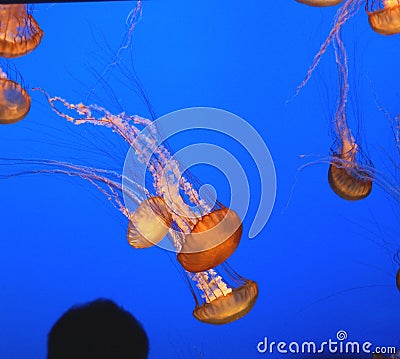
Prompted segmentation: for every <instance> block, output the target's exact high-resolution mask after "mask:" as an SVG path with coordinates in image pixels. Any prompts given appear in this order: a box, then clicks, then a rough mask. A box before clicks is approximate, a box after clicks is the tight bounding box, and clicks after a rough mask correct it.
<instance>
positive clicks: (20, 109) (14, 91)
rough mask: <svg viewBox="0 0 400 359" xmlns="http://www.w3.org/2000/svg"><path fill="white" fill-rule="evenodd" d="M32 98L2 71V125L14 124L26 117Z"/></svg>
mask: <svg viewBox="0 0 400 359" xmlns="http://www.w3.org/2000/svg"><path fill="white" fill-rule="evenodd" d="M30 107H31V98H30V96H29V95H28V93H27V92H26V90H25V89H24V88H23V87H22V86H21V85H20V84H19V83H17V82H15V81H13V80H10V79H8V78H7V75H6V74H5V73H4V72H3V71H2V70H1V69H0V124H12V123H15V122H18V121H20V120H22V119H23V118H25V117H26V115H27V114H28V112H29V110H30Z"/></svg>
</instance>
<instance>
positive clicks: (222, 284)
mask: <svg viewBox="0 0 400 359" xmlns="http://www.w3.org/2000/svg"><path fill="white" fill-rule="evenodd" d="M42 91H43V90H42ZM43 93H44V94H45V95H46V98H47V100H48V103H49V104H50V106H51V108H52V110H53V111H54V112H56V113H57V114H58V115H59V116H60V117H62V118H64V119H67V120H68V121H70V122H72V123H74V124H75V125H90V124H91V125H99V126H104V127H107V128H110V129H111V130H112V131H113V132H115V133H116V134H118V135H119V136H120V138H122V139H123V140H124V141H125V142H127V143H128V144H129V145H130V146H131V151H132V153H133V154H134V157H135V162H134V163H131V167H129V169H132V172H129V171H124V173H122V174H121V173H118V172H115V171H111V170H103V169H98V168H92V167H87V166H82V165H76V164H71V163H66V162H60V161H52V160H32V161H27V160H12V162H11V165H12V171H13V172H14V173H15V171H16V168H17V166H18V165H23V166H24V170H23V171H21V172H20V173H21V174H29V173H34V174H61V175H68V176H74V177H78V178H81V179H84V180H86V181H88V182H89V183H90V184H92V185H93V186H95V188H96V189H98V190H100V191H101V193H103V194H104V195H105V196H106V198H107V199H108V200H109V201H110V202H111V203H112V204H113V205H114V207H116V208H117V209H118V210H119V211H120V212H121V213H122V214H123V215H124V216H125V217H126V218H127V219H128V228H127V240H128V243H129V244H130V245H131V246H132V247H134V248H148V247H150V246H152V245H156V244H158V243H159V242H160V241H162V240H163V238H164V237H165V236H166V240H167V241H168V242H169V243H171V244H172V247H173V249H174V251H176V252H177V253H178V255H177V257H178V263H180V264H181V265H182V271H183V272H184V274H185V276H186V278H187V280H188V282H189V283H190V288H191V291H192V294H193V297H194V300H195V303H196V306H195V309H194V311H193V315H194V317H195V318H196V319H198V320H200V321H202V322H204V323H210V324H225V323H229V322H232V321H234V320H237V319H239V318H241V317H243V316H245V315H246V314H247V313H248V312H249V311H250V310H251V308H252V307H253V306H254V303H255V302H256V299H257V296H258V287H257V284H256V283H255V282H254V281H251V280H248V279H245V278H243V277H241V276H240V275H239V274H238V273H236V272H235V271H234V270H233V269H232V268H231V267H230V266H229V264H228V263H227V259H228V258H229V257H230V256H231V255H232V253H233V252H234V251H235V249H236V248H237V246H238V244H239V241H240V238H241V234H242V222H241V219H240V218H239V216H238V215H237V213H236V212H234V211H233V210H232V209H229V208H227V207H225V206H224V205H222V204H221V203H219V202H218V201H215V203H211V202H209V201H208V200H207V199H204V198H200V195H199V192H198V190H197V188H196V186H195V184H193V183H192V182H191V181H189V179H188V178H191V177H190V175H188V174H186V175H185V176H183V175H181V170H180V168H179V166H180V164H179V163H178V162H177V160H176V159H174V158H172V155H171V153H170V152H169V149H168V148H167V147H166V146H165V145H160V144H159V143H158V142H157V136H158V133H157V128H156V127H155V126H153V123H152V121H150V120H148V119H145V118H142V117H140V116H128V115H126V114H125V113H120V114H118V115H113V114H111V113H110V112H109V111H107V110H106V109H104V108H102V107H100V106H97V105H92V106H86V105H84V104H82V103H79V104H71V103H69V102H67V101H66V100H64V99H62V98H60V97H50V96H48V95H47V94H46V93H45V92H44V91H43ZM127 160H129V157H128V158H127ZM141 163H142V164H143V165H145V167H146V168H147V170H148V172H149V174H150V175H149V176H148V177H147V179H146V180H145V181H144V183H143V182H141V181H140V178H138V177H137V171H138V166H140V164H141ZM29 166H31V167H32V168H31V169H30V170H27V167H29ZM125 166H126V164H125ZM3 168H4V167H3ZM128 174H129V175H128ZM5 177H7V176H5ZM3 178H4V176H3ZM132 204H134V205H132Z"/></svg>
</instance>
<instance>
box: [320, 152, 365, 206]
mask: <svg viewBox="0 0 400 359" xmlns="http://www.w3.org/2000/svg"><path fill="white" fill-rule="evenodd" d="M336 157H337V158H338V160H335V159H333V160H332V162H331V165H330V166H329V171H328V182H329V185H330V186H331V188H332V190H333V191H334V192H335V193H336V194H337V195H338V196H339V197H341V198H343V199H346V200H348V201H358V200H360V199H363V198H366V197H367V196H368V195H369V194H370V193H371V190H372V179H371V177H370V176H369V175H368V174H366V173H365V172H364V171H363V170H362V169H361V168H360V166H359V164H358V163H357V162H352V163H345V162H344V163H342V162H341V161H340V160H339V156H336Z"/></svg>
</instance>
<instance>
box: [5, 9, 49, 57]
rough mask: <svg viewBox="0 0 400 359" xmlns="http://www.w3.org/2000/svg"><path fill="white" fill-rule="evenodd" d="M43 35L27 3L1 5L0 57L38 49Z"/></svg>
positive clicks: (20, 54) (19, 54)
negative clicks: (29, 12)
mask: <svg viewBox="0 0 400 359" xmlns="http://www.w3.org/2000/svg"><path fill="white" fill-rule="evenodd" d="M42 36H43V31H42V29H41V28H40V27H39V25H38V23H37V22H36V20H35V19H34V18H33V17H32V16H31V15H30V14H28V11H27V5H26V4H18V5H17V4H15V5H0V57H6V58H13V57H19V56H23V55H26V54H28V53H30V52H31V51H33V50H34V49H36V47H37V46H38V45H39V44H40V41H41V40H42Z"/></svg>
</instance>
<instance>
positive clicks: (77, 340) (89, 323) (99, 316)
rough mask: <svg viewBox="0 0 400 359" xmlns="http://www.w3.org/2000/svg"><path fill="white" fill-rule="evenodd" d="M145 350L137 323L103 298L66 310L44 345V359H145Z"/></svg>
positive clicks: (144, 342) (143, 332)
mask: <svg viewBox="0 0 400 359" xmlns="http://www.w3.org/2000/svg"><path fill="white" fill-rule="evenodd" d="M148 351H149V342H148V338H147V335H146V332H145V331H144V329H143V327H142V326H141V324H140V323H139V322H138V321H137V320H136V319H135V317H133V316H132V315H131V314H130V313H129V312H127V311H126V310H124V309H123V308H121V307H119V306H118V305H116V304H115V303H114V302H113V301H111V300H107V299H98V300H95V301H93V302H90V303H87V304H83V305H77V306H73V307H72V308H70V309H69V310H68V311H67V312H65V313H64V314H63V315H62V316H61V318H59V319H58V321H57V322H56V323H55V324H54V326H53V328H52V329H51V331H50V333H49V335H48V342H47V359H67V358H68V359H142V358H143V359H145V358H147V356H148Z"/></svg>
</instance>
